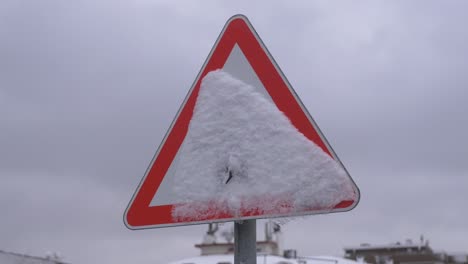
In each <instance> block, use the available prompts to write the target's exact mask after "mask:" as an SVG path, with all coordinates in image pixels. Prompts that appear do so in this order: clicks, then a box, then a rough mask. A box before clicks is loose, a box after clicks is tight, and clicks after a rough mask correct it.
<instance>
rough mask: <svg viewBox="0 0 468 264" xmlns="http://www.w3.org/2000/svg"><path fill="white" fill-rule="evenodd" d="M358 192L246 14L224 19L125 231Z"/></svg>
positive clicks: (280, 208) (348, 203)
mask: <svg viewBox="0 0 468 264" xmlns="http://www.w3.org/2000/svg"><path fill="white" fill-rule="evenodd" d="M358 201H359V190H358V188H357V186H356V185H355V184H354V182H353V180H352V179H351V177H350V176H349V174H348V173H347V171H346V169H345V168H344V167H343V165H342V164H341V162H340V161H339V159H338V157H337V156H336V154H335V153H334V151H333V150H332V148H331V147H330V146H329V144H328V143H327V141H326V139H325V137H324V136H323V135H322V133H321V132H320V130H319V128H318V127H317V125H316V124H315V122H314V120H313V119H312V117H311V116H310V115H309V113H308V112H307V110H306V109H305V107H304V106H303V105H302V103H301V101H300V100H299V98H298V97H297V95H296V93H295V92H294V90H293V89H292V87H291V86H290V84H289V82H288V81H287V80H286V77H285V76H284V75H283V73H282V72H281V70H280V69H279V67H278V65H277V64H276V63H275V61H274V60H273V58H272V56H271V55H270V53H269V52H268V51H267V49H266V47H265V46H264V44H263V42H262V41H261V40H260V38H259V36H258V35H257V33H256V32H255V30H254V29H253V27H252V25H251V24H250V23H249V21H248V20H247V18H246V17H245V16H242V15H236V16H234V17H232V18H230V19H229V20H228V22H227V23H226V25H225V26H224V28H223V30H222V32H221V34H220V36H219V37H218V39H217V41H216V43H215V44H214V46H213V49H212V50H211V52H210V54H209V56H208V58H207V60H206V62H205V64H204V65H203V67H202V69H201V70H200V72H199V74H198V76H197V78H196V80H195V82H194V84H193V86H192V87H191V89H190V91H189V92H188V95H187V97H186V98H185V100H184V102H183V104H182V106H181V107H180V109H179V112H178V113H177V115H176V117H175V119H174V121H173V123H172V125H171V127H170V128H169V130H168V132H167V134H166V137H165V138H164V140H163V142H162V143H161V145H160V147H159V149H158V150H157V152H156V154H155V156H154V158H153V160H152V162H151V164H150V166H149V168H148V170H147V172H146V175H145V176H144V178H143V180H142V181H141V183H140V185H139V186H138V188H137V190H136V192H135V194H134V196H133V198H132V200H131V201H130V203H129V206H128V208H127V210H126V211H125V215H124V222H125V224H126V226H127V227H128V228H130V229H142V228H151V227H165V226H175V225H187V224H198V223H207V222H224V221H230V220H240V219H255V218H268V217H282V216H296V215H309V214H319V213H330V212H338V211H348V210H351V209H352V208H354V207H355V206H356V204H357V203H358Z"/></svg>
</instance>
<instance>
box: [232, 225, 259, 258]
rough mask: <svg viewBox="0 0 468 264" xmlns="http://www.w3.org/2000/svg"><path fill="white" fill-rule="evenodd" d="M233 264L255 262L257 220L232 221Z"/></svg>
mask: <svg viewBox="0 0 468 264" xmlns="http://www.w3.org/2000/svg"><path fill="white" fill-rule="evenodd" d="M234 264H257V222H256V220H255V219H252V220H243V221H240V222H237V221H236V222H234Z"/></svg>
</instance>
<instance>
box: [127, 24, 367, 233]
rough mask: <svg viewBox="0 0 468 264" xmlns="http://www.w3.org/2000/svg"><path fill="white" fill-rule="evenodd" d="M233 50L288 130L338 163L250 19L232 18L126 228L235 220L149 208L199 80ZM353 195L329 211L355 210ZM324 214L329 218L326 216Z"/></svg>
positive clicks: (156, 159) (180, 136) (176, 121)
mask: <svg viewBox="0 0 468 264" xmlns="http://www.w3.org/2000/svg"><path fill="white" fill-rule="evenodd" d="M235 44H237V45H238V46H239V48H240V49H241V50H242V52H243V53H244V55H245V57H246V58H247V60H248V61H249V63H250V65H251V66H252V68H253V69H254V71H255V73H256V74H257V76H258V77H259V79H260V81H261V82H262V83H263V86H264V87H265V89H266V90H267V91H268V93H269V94H270V96H271V98H272V99H273V101H274V102H275V104H276V106H277V107H278V108H279V109H280V110H281V111H282V112H284V113H285V114H286V115H287V116H288V117H289V119H290V120H291V122H292V124H293V125H294V126H295V127H296V128H297V129H298V130H299V131H300V132H301V133H303V134H304V135H305V136H306V137H307V138H308V139H310V140H312V141H314V142H315V143H316V144H317V145H318V146H320V147H321V148H322V149H323V150H324V151H325V152H326V153H328V154H329V155H330V156H332V157H333V158H334V159H335V160H337V161H338V162H339V160H338V158H337V156H336V155H335V153H334V152H333V150H332V149H331V147H330V146H329V145H328V143H327V141H326V140H325V138H324V137H323V135H321V132H320V130H319V129H318V127H317V126H316V125H315V122H314V121H313V119H312V118H311V117H310V115H309V114H308V112H307V110H306V109H305V107H304V106H303V105H302V103H301V101H300V100H299V98H298V97H297V96H296V94H295V92H294V90H293V89H292V88H291V86H290V85H289V83H288V81H287V80H286V78H285V77H284V75H283V74H282V72H281V70H280V69H279V67H278V66H277V65H276V63H275V62H274V60H273V58H272V57H271V55H270V54H269V52H268V51H267V49H266V47H265V46H264V45H263V43H262V42H261V40H260V38H259V37H258V35H257V34H256V32H255V30H254V29H253V27H252V26H251V24H250V23H249V21H248V19H247V18H246V17H245V16H243V15H236V16H234V17H232V18H231V19H229V20H228V22H227V23H226V25H225V26H224V28H223V31H222V32H221V34H220V36H219V37H218V40H217V42H216V43H215V45H214V47H213V49H212V51H211V53H210V55H209V56H208V58H207V60H206V62H205V65H204V66H203V67H202V69H201V71H200V73H199V74H198V76H197V78H196V80H195V82H194V84H193V86H192V88H191V89H190V91H189V93H188V95H187V97H186V98H185V101H184V103H183V104H182V106H181V108H180V109H179V112H178V115H177V116H176V118H175V119H174V121H173V123H172V126H171V128H170V129H169V131H168V133H167V134H166V137H165V140H164V141H163V142H162V143H161V145H160V147H159V149H158V152H157V153H156V155H155V157H154V158H153V161H152V163H151V164H150V166H149V168H148V170H147V173H146V175H145V177H144V178H143V180H142V182H141V183H140V186H139V187H138V189H137V191H136V192H135V194H134V196H133V199H132V201H131V202H130V204H129V206H128V208H127V210H126V212H125V215H124V222H125V224H126V226H127V227H128V228H130V229H141V228H149V227H163V226H174V225H186V224H196V223H204V222H216V221H228V220H230V219H232V218H233V216H230V215H207V216H206V219H200V220H199V221H197V222H174V219H173V218H172V206H171V205H163V206H150V203H151V201H152V199H153V197H154V194H155V193H156V191H157V190H158V188H159V185H160V184H161V182H162V180H163V178H164V176H165V174H166V172H167V170H168V169H169V167H170V165H171V163H172V161H173V159H174V157H175V156H176V154H177V151H178V149H179V147H180V146H181V144H182V142H183V140H184V138H185V136H186V134H187V131H188V125H189V123H190V120H191V117H192V114H193V109H194V106H195V101H196V99H197V96H198V92H199V89H200V83H201V80H202V79H203V77H204V76H205V75H206V74H207V73H208V72H210V71H213V70H216V69H220V68H223V66H224V64H225V62H226V61H227V59H228V56H229V55H230V53H231V51H232V49H233V47H234V45H235ZM350 179H351V178H350ZM355 191H356V196H357V199H356V201H342V202H341V203H340V204H338V205H337V206H336V207H335V209H333V210H332V211H347V210H351V209H352V208H354V207H355V206H356V204H357V202H358V200H359V190H358V189H357V187H356V186H355ZM326 212H330V210H327V211H326ZM314 213H323V211H320V209H319V210H314V211H311V212H305V213H304V214H314ZM261 217H262V215H259V214H258V213H257V212H249V213H248V214H247V215H244V217H241V218H239V217H236V219H248V218H261ZM263 217H267V216H263Z"/></svg>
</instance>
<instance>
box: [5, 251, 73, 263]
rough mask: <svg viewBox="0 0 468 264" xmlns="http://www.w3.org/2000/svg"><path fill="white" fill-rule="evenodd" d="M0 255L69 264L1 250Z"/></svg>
mask: <svg viewBox="0 0 468 264" xmlns="http://www.w3.org/2000/svg"><path fill="white" fill-rule="evenodd" d="M0 253H3V254H9V255H14V256H18V257H23V258H30V259H37V260H46V261H47V260H48V261H52V262H55V263H57V264H69V263H67V262H63V261H61V260H54V259H47V258H43V257H36V256H30V255H26V254H21V253H15V252H8V251H4V250H1V249H0Z"/></svg>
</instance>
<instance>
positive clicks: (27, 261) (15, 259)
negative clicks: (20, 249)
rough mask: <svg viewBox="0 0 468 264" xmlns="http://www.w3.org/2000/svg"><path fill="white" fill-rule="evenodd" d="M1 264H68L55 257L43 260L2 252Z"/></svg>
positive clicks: (0, 254)
mask: <svg viewBox="0 0 468 264" xmlns="http://www.w3.org/2000/svg"><path fill="white" fill-rule="evenodd" d="M0 264H67V263H66V262H63V261H61V260H57V259H55V258H54V257H48V258H41V257H33V256H28V255H23V254H18V253H11V252H5V251H3V250H0Z"/></svg>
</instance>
